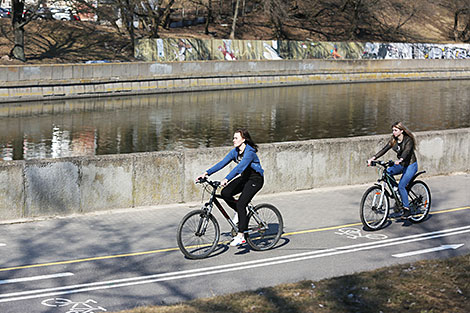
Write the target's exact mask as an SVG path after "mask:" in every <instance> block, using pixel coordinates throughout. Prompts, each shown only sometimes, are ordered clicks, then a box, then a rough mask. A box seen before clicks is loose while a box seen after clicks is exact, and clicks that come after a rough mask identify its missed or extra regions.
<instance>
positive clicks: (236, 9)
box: [230, 0, 240, 39]
mask: <svg viewBox="0 0 470 313" xmlns="http://www.w3.org/2000/svg"><path fill="white" fill-rule="evenodd" d="M239 6H240V0H237V2H236V4H235V12H234V13H233V20H232V31H231V32H230V39H235V28H236V26H237V18H238V7H239Z"/></svg>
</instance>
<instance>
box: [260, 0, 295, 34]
mask: <svg viewBox="0 0 470 313" xmlns="http://www.w3.org/2000/svg"><path fill="white" fill-rule="evenodd" d="M288 3H289V2H288V1H287V2H286V1H283V0H266V1H265V2H264V11H265V12H266V14H267V15H268V18H269V21H270V24H271V25H272V27H273V32H274V33H273V36H274V38H276V39H285V38H287V35H286V32H285V30H284V23H285V22H286V20H287V19H288Z"/></svg>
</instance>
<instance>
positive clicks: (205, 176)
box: [196, 172, 208, 183]
mask: <svg viewBox="0 0 470 313" xmlns="http://www.w3.org/2000/svg"><path fill="white" fill-rule="evenodd" d="M207 175H208V174H207V172H206V173H204V174H201V175H199V176H198V177H197V178H196V183H199V182H200V181H201V180H204V179H205V178H207Z"/></svg>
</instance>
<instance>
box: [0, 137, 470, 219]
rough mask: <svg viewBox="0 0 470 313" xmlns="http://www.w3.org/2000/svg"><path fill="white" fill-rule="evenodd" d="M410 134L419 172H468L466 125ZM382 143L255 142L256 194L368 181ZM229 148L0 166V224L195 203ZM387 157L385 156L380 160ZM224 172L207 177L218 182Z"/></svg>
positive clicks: (362, 139)
mask: <svg viewBox="0 0 470 313" xmlns="http://www.w3.org/2000/svg"><path fill="white" fill-rule="evenodd" d="M416 135H417V139H418V151H417V153H418V162H419V167H420V169H425V170H426V171H427V174H426V175H428V176H431V175H441V174H450V173H454V172H469V171H470V128H465V129H456V130H444V131H431V132H420V133H417V134H416ZM388 138H389V136H388V135H386V136H385V135H377V136H365V137H352V138H339V139H321V140H309V141H300V142H285V143H273V144H262V145H260V152H259V156H260V158H261V162H262V165H263V167H264V169H265V179H266V183H265V186H264V187H263V189H262V193H265V194H268V193H275V192H284V191H295V190H302V189H312V188H318V187H326V186H340V185H349V184H360V183H367V182H370V183H372V182H374V181H375V180H376V178H377V172H376V170H374V169H373V168H367V167H366V164H365V161H366V159H368V158H369V157H370V156H371V155H373V154H374V153H375V152H377V151H378V150H379V149H380V148H382V146H383V145H384V144H385V143H386V141H387V140H388ZM230 149H231V147H221V148H207V149H187V150H181V151H175V152H154V153H135V154H124V155H111V156H96V157H80V158H63V159H48V160H33V161H8V162H0V220H15V219H22V218H30V217H37V216H53V215H68V214H74V213H86V212H93V211H100V210H110V209H118V208H129V207H138V206H149V205H158V204H170V203H180V202H188V201H197V200H200V199H201V188H200V186H198V185H195V184H194V183H193V181H194V178H195V177H197V175H199V174H200V173H202V172H204V171H205V170H206V169H207V168H208V167H210V166H211V165H212V164H214V163H215V162H217V161H218V160H219V159H221V158H223V157H224V156H225V154H226V153H227V152H228V151H229V150H230ZM394 157H395V155H394V154H393V153H392V152H389V154H388V155H386V156H385V159H389V158H390V159H391V158H394ZM227 171H228V169H224V170H222V171H220V172H219V173H216V174H214V175H213V176H214V178H215V179H222V178H223V177H224V176H225V175H226V174H227ZM463 188H465V187H464V186H463ZM358 196H359V195H358Z"/></svg>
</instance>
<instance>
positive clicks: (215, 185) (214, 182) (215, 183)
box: [196, 177, 220, 189]
mask: <svg viewBox="0 0 470 313" xmlns="http://www.w3.org/2000/svg"><path fill="white" fill-rule="evenodd" d="M204 183H208V184H209V185H211V186H212V187H213V188H214V189H217V188H218V187H219V186H220V181H217V180H209V179H207V177H202V178H199V179H198V180H197V181H196V184H204Z"/></svg>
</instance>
